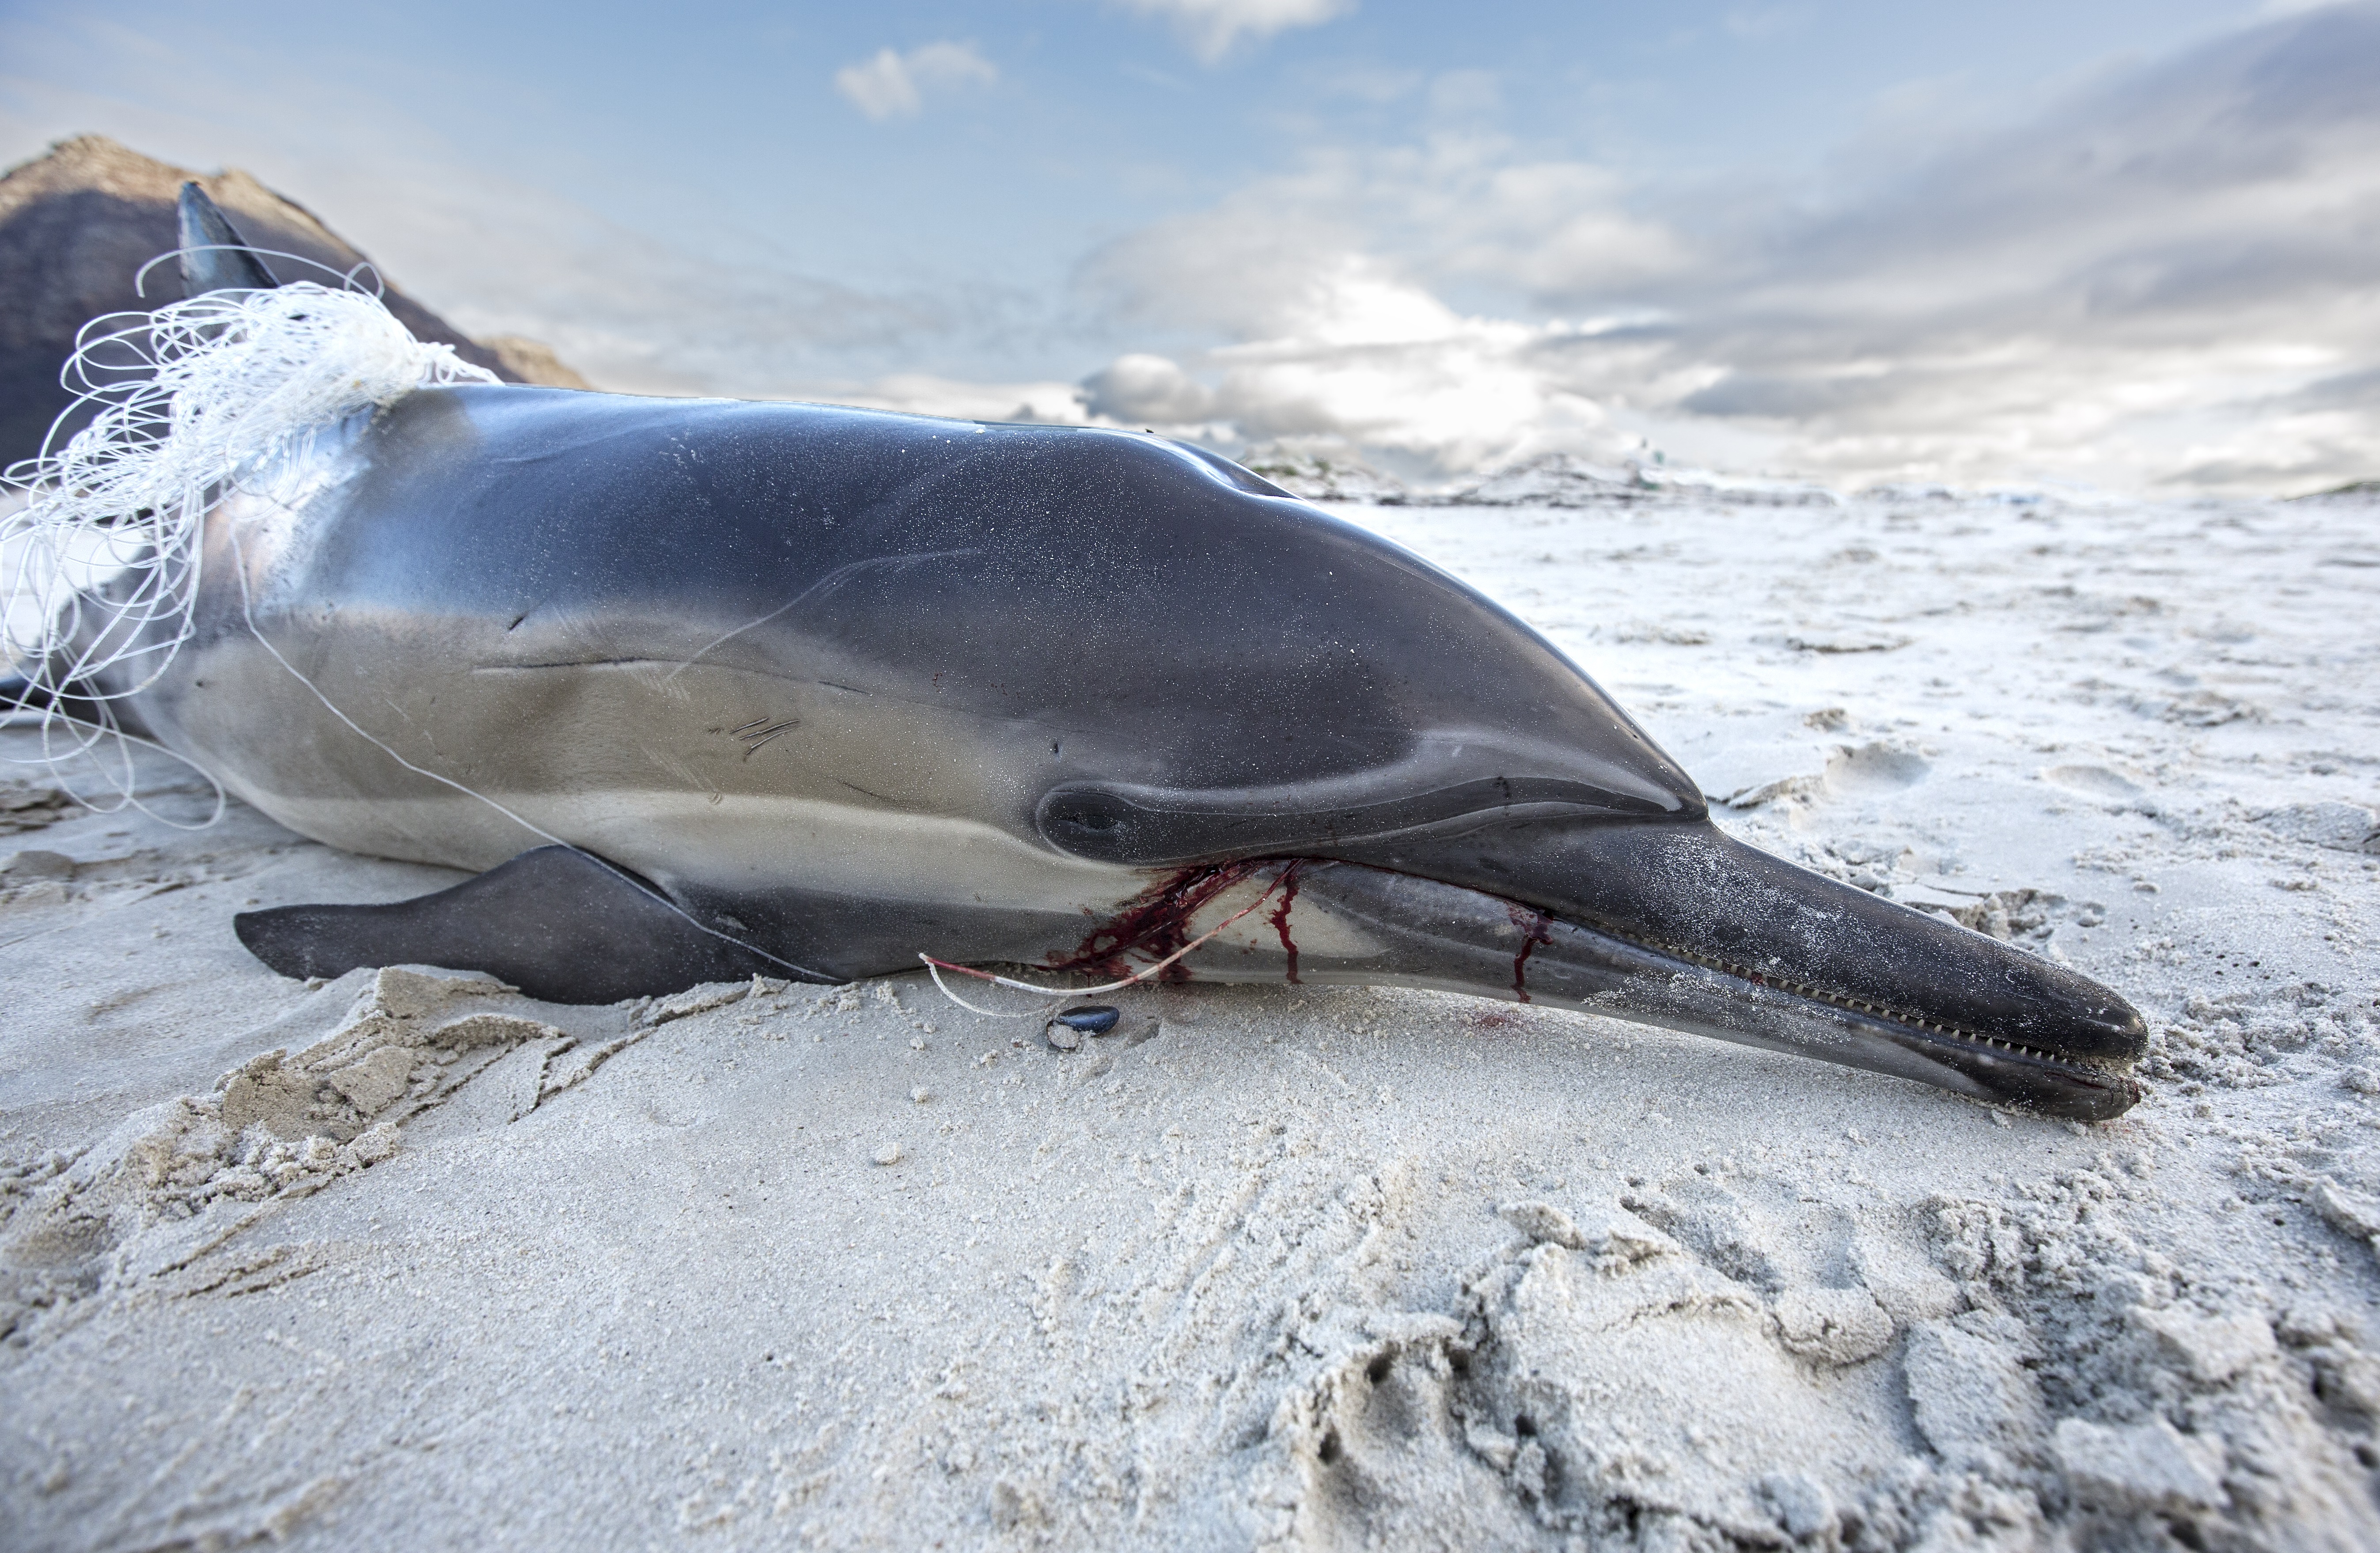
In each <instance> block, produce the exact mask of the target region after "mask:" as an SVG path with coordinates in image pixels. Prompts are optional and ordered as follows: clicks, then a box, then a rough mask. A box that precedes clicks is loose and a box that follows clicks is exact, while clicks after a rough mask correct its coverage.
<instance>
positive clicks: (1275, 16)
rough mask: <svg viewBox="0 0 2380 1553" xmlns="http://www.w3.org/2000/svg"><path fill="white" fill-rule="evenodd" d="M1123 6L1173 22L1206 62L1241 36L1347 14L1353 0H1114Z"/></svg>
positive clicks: (1255, 35) (1218, 56) (1260, 36)
mask: <svg viewBox="0 0 2380 1553" xmlns="http://www.w3.org/2000/svg"><path fill="white" fill-rule="evenodd" d="M1118 3H1120V4H1121V5H1123V6H1124V8H1125V9H1127V10H1131V11H1135V12H1137V13H1138V14H1140V15H1142V16H1145V17H1156V18H1160V19H1162V20H1165V21H1170V22H1172V24H1173V28H1174V30H1175V31H1176V32H1178V33H1180V34H1181V36H1182V40H1183V42H1186V43H1187V44H1189V45H1190V50H1191V52H1192V53H1194V54H1196V55H1197V56H1198V57H1199V58H1200V59H1202V60H1205V61H1206V62H1207V63H1208V64H1209V65H1212V64H1214V63H1215V62H1216V61H1217V60H1219V59H1221V58H1222V57H1223V56H1224V55H1227V54H1229V53H1231V51H1232V45H1233V44H1234V43H1236V42H1239V41H1240V40H1241V39H1242V38H1252V39H1256V40H1257V41H1259V42H1261V41H1262V40H1264V39H1266V38H1269V37H1271V36H1272V35H1273V34H1274V33H1276V32H1285V31H1287V30H1290V29H1291V28H1293V27H1319V26H1321V25H1322V24H1323V23H1324V22H1326V21H1336V20H1337V19H1338V18H1341V17H1343V16H1351V15H1353V14H1354V10H1355V0H1118Z"/></svg>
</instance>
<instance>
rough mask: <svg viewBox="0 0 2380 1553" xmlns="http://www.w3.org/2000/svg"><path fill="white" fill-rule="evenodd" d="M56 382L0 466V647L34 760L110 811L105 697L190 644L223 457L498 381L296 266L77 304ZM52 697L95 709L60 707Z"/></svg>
mask: <svg viewBox="0 0 2380 1553" xmlns="http://www.w3.org/2000/svg"><path fill="white" fill-rule="evenodd" d="M60 381H61V382H64V383H65V384H66V386H67V389H68V390H69V391H71V392H72V394H74V399H73V402H72V403H71V404H70V405H68V406H67V409H66V411H65V412H64V413H63V414H61V415H60V416H59V418H58V420H57V422H56V424H55V425H54V426H53V427H52V429H51V432H50V435H49V437H48V438H47V439H45V440H44V441H43V443H42V452H41V453H40V455H37V456H35V457H33V458H29V459H26V460H23V461H22V462H19V463H18V464H15V465H12V466H10V467H9V468H8V469H7V471H6V475H5V476H0V489H8V490H13V491H20V492H22V493H23V494H24V495H25V496H26V497H27V498H28V501H27V504H26V505H25V506H24V507H22V508H21V509H19V510H18V511H17V512H14V513H10V514H8V515H6V516H5V517H0V596H5V598H6V605H7V611H8V613H7V618H6V625H5V627H0V647H5V649H6V654H7V657H8V659H9V660H10V663H11V666H12V667H13V668H14V669H15V670H16V672H17V673H20V674H21V675H22V676H23V677H24V679H25V681H26V682H27V692H28V696H27V698H28V699H29V700H42V701H43V702H45V703H46V704H45V705H44V706H43V707H42V713H41V716H42V722H41V727H42V759H43V760H44V761H46V762H47V763H49V764H51V765H52V766H54V767H55V766H57V765H59V764H60V763H61V762H63V761H65V760H67V759H68V758H72V757H76V756H83V757H89V758H91V760H92V762H93V763H94V766H95V767H96V769H98V770H100V771H101V772H102V773H103V780H104V781H105V782H106V783H107V784H108V785H109V786H111V787H113V788H114V789H115V800H116V801H115V803H114V804H113V805H108V806H105V807H108V808H115V807H125V806H127V805H130V806H132V807H144V806H141V805H140V802H139V800H138V799H137V798H136V797H135V796H134V795H133V790H132V780H131V776H132V773H131V760H130V752H129V750H128V748H127V747H126V744H127V742H128V740H130V739H131V735H128V734H125V733H124V732H123V731H122V730H121V729H120V728H119V727H118V726H117V724H116V722H115V715H114V711H113V708H112V707H111V705H110V703H112V702H114V701H116V700H119V699H122V698H125V697H128V696H131V695H134V694H136V693H138V692H139V691H140V690H142V689H145V688H146V687H148V686H150V685H152V684H153V683H155V681H156V680H157V678H158V676H159V675H161V674H163V673H164V672H165V670H166V668H167V667H168V666H169V665H170V664H171V663H172V662H173V661H174V658H175V655H176V653H177V652H179V651H180V649H181V647H182V644H183V643H185V642H187V641H188V639H189V637H190V612H191V609H192V607H193V606H194V604H195V603H196V601H197V597H198V588H199V574H200V555H201V548H200V542H199V540H200V532H201V530H202V529H203V528H204V525H205V522H206V516H207V514H208V512H209V511H210V510H211V509H212V507H213V506H214V504H216V503H217V502H218V501H220V500H222V498H223V496H224V495H225V493H226V492H227V491H229V490H230V489H231V487H232V485H233V484H234V483H235V482H236V481H237V479H238V477H239V475H240V473H241V471H242V470H244V469H248V468H251V467H257V466H260V465H261V464H264V463H267V462H269V461H272V460H276V459H281V458H286V457H292V456H300V457H302V456H303V455H305V453H306V451H307V450H308V447H309V446H310V443H311V442H312V440H313V438H314V437H315V435H316V434H317V433H318V432H320V431H322V429H323V428H325V427H328V426H334V425H336V424H337V423H338V422H340V421H342V420H344V419H346V418H347V417H348V416H350V415H353V414H354V413H356V412H357V411H358V410H363V409H368V408H371V407H373V406H382V405H387V404H390V403H393V402H394V401H395V400H396V399H398V398H400V397H402V396H403V395H405V394H409V393H411V392H412V391H413V390H415V389H417V388H424V387H429V386H432V385H436V384H447V383H494V382H499V381H501V380H499V379H498V378H497V377H496V375H495V374H494V373H492V372H490V371H488V370H486V369H484V368H480V367H475V366H473V365H471V364H470V363H469V362H468V361H464V360H462V359H461V358H458V357H456V356H455V348H454V347H453V346H444V345H426V344H424V343H423V342H421V341H419V340H417V339H415V338H414V337H413V335H412V334H411V333H410V332H408V331H407V329H406V327H405V325H403V324H402V323H399V322H397V321H396V319H395V317H394V316H393V315H391V314H390V312H389V310H388V309H387V308H386V307H384V306H383V304H382V303H381V301H380V299H379V298H378V297H374V296H371V295H370V294H369V293H366V292H362V291H354V290H333V289H330V288H328V287H325V286H322V285H315V284H314V283H312V282H310V281H297V282H293V283H291V284H289V285H283V286H279V287H275V288H274V289H272V290H269V291H212V292H207V293H205V294H203V295H201V296H198V297H189V298H188V299H187V300H184V301H179V302H169V303H167V304H166V305H165V306H164V307H162V308H159V309H156V310H155V311H154V312H146V313H138V312H136V313H111V314H109V315H107V316H106V317H104V318H97V319H93V320H92V321H91V322H89V323H87V324H85V325H83V327H82V329H81V331H80V332H79V334H77V335H76V338H75V349H74V354H73V355H72V356H70V357H68V358H67V364H66V368H65V370H64V371H63V372H62V373H61V374H60ZM86 410H89V411H92V412H95V413H93V414H92V415H91V423H90V425H88V426H86V427H85V428H84V429H83V430H82V431H79V432H76V433H75V434H74V436H73V437H72V438H70V439H69V440H67V443H66V444H65V445H64V446H63V447H61V446H58V445H57V438H58V431H59V428H62V427H63V426H65V425H66V424H67V421H68V419H71V418H72V417H74V416H76V415H78V414H80V413H82V412H84V411H86ZM103 676H105V677H103ZM69 695H71V696H72V697H73V698H75V699H76V700H78V701H81V702H86V703H89V704H90V705H91V706H92V707H93V708H94V709H95V713H96V716H95V718H94V719H90V720H86V719H83V718H77V717H71V716H68V715H67V714H66V713H65V712H63V711H62V710H60V709H59V705H58V703H59V702H60V701H61V700H63V699H65V698H67V697H68V696H69ZM138 742H140V743H144V744H145V743H147V741H146V740H140V741H138ZM102 746H106V747H105V748H104V749H103V747H102ZM169 753H170V752H169ZM110 755H112V756H113V757H114V758H113V759H112V760H107V759H106V757H108V756H110ZM103 760H105V762H106V763H104V764H102V763H101V762H102V761H103ZM111 768H112V769H111ZM209 780H210V781H212V777H210V779H209ZM218 793H220V789H218ZM76 796H77V798H78V800H79V801H81V802H84V803H85V806H86V807H92V808H102V807H103V806H101V805H96V804H91V803H90V802H89V800H87V799H83V798H82V796H81V795H79V794H78V795H76ZM160 818H162V817H160ZM169 823H170V821H169Z"/></svg>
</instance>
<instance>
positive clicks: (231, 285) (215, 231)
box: [176, 183, 281, 297]
mask: <svg viewBox="0 0 2380 1553" xmlns="http://www.w3.org/2000/svg"><path fill="white" fill-rule="evenodd" d="M176 212H177V213H178V214H179V216H180V218H181V227H182V230H181V247H182V295H183V296H184V297H196V296H199V295H200V294H202V293H204V292H209V291H270V290H272V289H273V287H274V286H276V285H280V284H281V283H280V282H279V281H277V280H274V279H273V272H272V271H270V270H268V269H266V268H265V267H264V261H263V260H261V259H259V258H258V257H257V256H256V255H255V254H254V253H252V252H250V251H249V246H248V239H247V238H246V237H241V236H240V235H239V228H238V227H237V226H234V225H233V224H231V218H230V217H229V216H227V215H225V214H224V213H223V212H222V210H221V209H219V208H218V207H217V206H216V204H215V202H214V201H213V200H210V199H208V198H207V191H206V190H205V189H203V188H200V187H199V186H198V185H197V184H194V183H186V184H184V185H183V186H182V198H181V200H180V201H179V203H178V204H177V205H176ZM225 245H229V246H227V247H226V246H225Z"/></svg>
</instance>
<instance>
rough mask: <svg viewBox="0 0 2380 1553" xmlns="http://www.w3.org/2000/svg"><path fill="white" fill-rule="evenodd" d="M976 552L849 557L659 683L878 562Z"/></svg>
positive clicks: (903, 563)
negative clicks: (850, 560)
mask: <svg viewBox="0 0 2380 1553" xmlns="http://www.w3.org/2000/svg"><path fill="white" fill-rule="evenodd" d="M980 553H981V552H980V551H979V550H977V548H976V547H974V546H968V547H965V548H964V549H960V550H931V551H925V552H921V553H919V554H916V555H880V556H874V557H871V558H870V559H868V560H866V561H853V562H850V563H848V564H844V565H841V566H837V567H836V568H835V569H834V570H833V571H831V572H829V573H828V574H827V575H826V576H822V577H820V578H819V579H818V581H816V582H814V583H812V584H810V585H809V586H808V587H807V588H803V589H802V590H801V591H800V592H799V593H796V594H795V595H794V596H793V597H792V598H790V599H788V600H786V601H784V602H783V603H782V604H779V605H778V606H777V607H776V608H775V609H772V610H771V611H769V612H768V613H766V614H762V615H759V616H756V617H754V618H753V619H751V620H747V621H746V622H745V623H744V624H743V625H738V626H736V627H735V629H734V630H732V631H728V632H724V633H722V634H721V635H720V636H717V637H712V638H711V639H710V641H709V642H706V643H705V644H703V646H702V647H701V648H700V649H698V651H696V652H695V653H694V654H693V655H692V656H691V657H689V658H687V659H686V661H685V662H683V663H681V664H679V665H678V666H677V667H676V668H675V669H673V670H672V671H670V674H669V678H668V679H665V680H663V681H662V684H663V685H667V684H669V683H670V682H671V681H673V680H675V679H676V678H677V676H678V675H679V674H682V673H685V672H686V670H688V669H690V668H692V667H694V666H695V665H696V664H697V663H699V662H700V661H702V660H703V659H704V658H705V657H706V656H708V655H709V654H710V652H711V651H712V650H713V649H717V648H720V647H722V646H724V645H725V644H726V643H728V642H730V641H733V640H734V639H735V637H740V636H742V635H743V634H744V633H745V632H747V631H751V630H757V629H758V628H759V627H760V626H763V625H767V624H769V622H771V621H772V620H774V619H776V618H777V617H778V616H779V615H781V614H784V613H787V612H788V611H791V610H794V609H796V608H798V607H800V606H801V605H802V604H804V603H806V602H807V601H809V600H811V599H812V598H815V597H817V596H819V595H820V594H824V593H831V592H832V591H833V590H834V589H835V588H840V587H842V586H843V585H844V583H846V582H848V581H850V580H851V579H852V578H853V577H856V576H860V575H861V574H862V573H865V572H870V571H874V570H876V569H877V568H878V567H882V566H890V567H907V566H919V565H923V564H926V563H927V562H929V561H951V560H957V559H960V558H962V557H965V556H969V555H977V554H980Z"/></svg>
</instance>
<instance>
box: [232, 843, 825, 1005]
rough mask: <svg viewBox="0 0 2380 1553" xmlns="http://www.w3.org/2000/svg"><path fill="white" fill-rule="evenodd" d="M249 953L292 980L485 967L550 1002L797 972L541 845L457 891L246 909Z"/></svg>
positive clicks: (603, 870) (602, 870) (628, 878)
mask: <svg viewBox="0 0 2380 1553" xmlns="http://www.w3.org/2000/svg"><path fill="white" fill-rule="evenodd" d="M232 927H233V929H234V930H235V931H236V932H237V933H238V934H239V941H240V942H241V943H243V944H246V945H247V946H248V949H249V952H250V953H251V954H254V955H255V956H256V957H257V958H258V959H260V960H261V961H263V962H264V963H265V964H266V965H270V966H272V967H273V969H274V970H276V971H279V972H280V973H281V974H282V975H283V976H290V977H313V976H322V977H333V976H340V975H344V974H345V973H346V972H348V971H351V970H354V969H355V968H357V967H358V966H359V965H443V966H445V967H447V968H448V969H450V970H458V971H484V972H486V973H487V974H488V975H490V976H493V977H499V978H501V979H502V980H504V981H508V982H510V983H512V984H513V985H514V986H516V987H517V988H519V989H521V990H522V991H524V992H526V993H528V995H529V996H530V997H532V998H539V999H542V1000H543V1001H547V1002H552V1003H612V1002H617V1001H620V1000H621V999H623V998H637V997H647V996H658V995H660V994H662V993H665V992H675V991H679V990H681V989H685V988H688V987H691V986H693V985H695V984H696V983H697V982H703V981H740V980H742V979H744V978H745V977H750V976H754V975H759V976H771V977H787V976H798V975H799V973H798V972H795V971H794V970H793V969H792V968H791V967H789V966H787V965H785V964H784V962H783V961H780V960H775V959H772V958H770V957H769V956H767V955H764V954H761V953H759V952H756V951H753V950H750V949H747V948H745V947H744V946H743V945H741V944H739V943H736V942H735V941H734V940H731V939H727V938H723V937H721V936H719V935H718V934H715V933H711V932H708V931H706V930H705V929H704V928H701V927H700V926H699V925H698V924H697V923H695V922H694V921H692V920H691V919H689V918H688V917H687V916H685V914H683V913H681V912H680V911H678V909H677V908H676V907H674V906H673V905H671V904H669V903H668V902H667V901H666V900H665V899H663V898H662V896H661V894H660V892H658V891H656V890H654V889H653V888H652V887H651V886H650V885H648V884H645V883H644V882H643V881H642V880H637V878H635V876H633V875H631V874H628V873H626V872H625V871H624V870H622V869H619V868H616V867H613V866H612V865H611V864H608V863H605V862H603V861H602V860H601V859H600V858H597V857H594V856H591V855H589V854H587V853H584V852H577V851H574V850H573V849H571V848H569V847H566V846H542V847H539V848H538V849H537V850H536V851H534V852H524V853H522V854H521V855H519V856H517V857H516V858H514V859H513V860H512V861H511V862H509V863H505V864H503V865H501V866H500V867H493V868H491V869H489V870H488V871H487V872H486V873H483V874H481V875H480V877H479V878H477V879H474V880H466V881H465V882H463V883H461V884H458V885H456V886H455V887H454V888H453V889H451V890H441V891H439V892H437V893H435V894H432V895H422V896H418V897H416V898H415V899H413V900H410V901H398V902H395V904H390V905H384V906H276V907H274V908H273V909H272V910H270V911H251V912H243V913H241V914H240V915H239V916H236V917H234V918H233V919H232Z"/></svg>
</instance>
